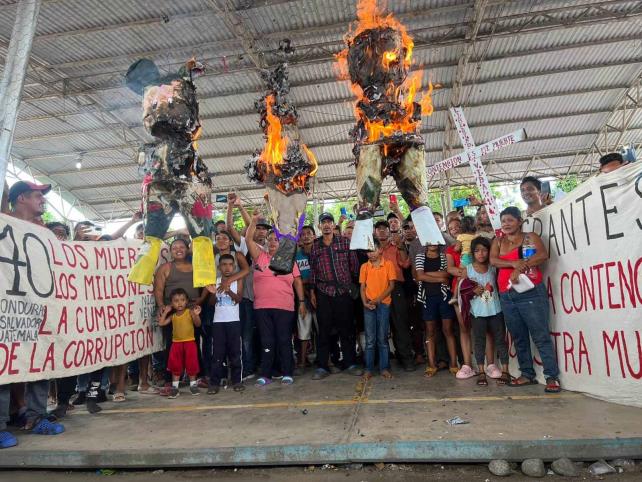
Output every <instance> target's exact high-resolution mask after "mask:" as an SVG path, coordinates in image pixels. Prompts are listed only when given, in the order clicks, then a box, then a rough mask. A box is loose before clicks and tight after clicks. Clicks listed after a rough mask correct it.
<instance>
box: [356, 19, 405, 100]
mask: <svg viewBox="0 0 642 482" xmlns="http://www.w3.org/2000/svg"><path fill="white" fill-rule="evenodd" d="M408 49H409V47H408V46H407V45H404V43H403V39H402V35H401V32H399V31H398V30H395V29H393V28H391V27H380V28H372V29H368V30H364V31H363V32H361V33H360V34H359V35H357V36H356V37H355V38H354V39H352V40H351V41H350V43H349V47H348V69H349V73H350V81H351V82H352V83H353V84H357V85H359V87H361V89H363V93H364V95H365V96H366V97H367V98H368V99H369V100H371V101H377V100H379V99H381V98H382V97H386V96H389V94H390V93H389V92H388V90H389V88H390V86H391V85H393V86H400V85H401V84H402V83H403V82H404V81H405V80H406V76H407V75H408V65H407V63H406V62H405V59H406V57H407V56H408V51H409V50H408Z"/></svg>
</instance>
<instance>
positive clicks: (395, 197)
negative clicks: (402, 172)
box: [390, 194, 397, 204]
mask: <svg viewBox="0 0 642 482" xmlns="http://www.w3.org/2000/svg"><path fill="white" fill-rule="evenodd" d="M390 204H397V196H396V195H395V194H391V195H390Z"/></svg>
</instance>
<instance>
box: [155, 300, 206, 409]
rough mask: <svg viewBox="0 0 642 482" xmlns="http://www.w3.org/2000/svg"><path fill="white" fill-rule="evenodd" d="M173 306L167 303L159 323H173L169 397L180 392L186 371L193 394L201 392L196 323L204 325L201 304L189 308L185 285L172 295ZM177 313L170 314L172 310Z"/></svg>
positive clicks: (175, 395) (168, 362) (169, 362)
mask: <svg viewBox="0 0 642 482" xmlns="http://www.w3.org/2000/svg"><path fill="white" fill-rule="evenodd" d="M169 298H170V300H171V306H166V307H165V308H164V309H163V311H162V312H161V317H160V321H159V322H158V324H159V325H160V326H166V325H169V324H170V323H171V324H172V346H171V348H170V349H169V357H168V360H167V370H168V371H169V372H171V374H172V388H171V390H170V392H169V396H168V397H167V398H176V397H178V395H179V394H180V392H179V391H178V385H179V382H180V379H181V375H183V371H185V372H187V376H188V377H189V391H190V393H191V394H192V395H199V394H200V391H199V389H198V382H197V381H196V375H198V370H199V366H198V350H197V348H196V341H195V340H196V339H195V337H194V327H195V326H201V318H200V316H199V315H200V314H201V307H200V306H198V305H197V306H195V307H194V308H188V307H187V302H188V295H187V292H186V291H185V290H184V289H183V288H177V289H175V290H174V291H172V292H171V294H170V295H169ZM172 311H174V313H173V314H172V315H171V316H169V314H170V313H171V312H172Z"/></svg>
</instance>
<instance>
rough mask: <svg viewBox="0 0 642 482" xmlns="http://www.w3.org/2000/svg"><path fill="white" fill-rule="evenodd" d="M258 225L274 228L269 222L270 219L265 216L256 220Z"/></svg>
mask: <svg viewBox="0 0 642 482" xmlns="http://www.w3.org/2000/svg"><path fill="white" fill-rule="evenodd" d="M256 225H257V226H263V227H264V228H265V229H271V228H272V225H271V224H270V223H268V220H267V219H265V218H259V219H258V220H257V221H256Z"/></svg>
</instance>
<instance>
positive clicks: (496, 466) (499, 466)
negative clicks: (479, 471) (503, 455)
mask: <svg viewBox="0 0 642 482" xmlns="http://www.w3.org/2000/svg"><path fill="white" fill-rule="evenodd" d="M488 470H490V473H491V474H493V475H496V476H497V477H506V476H508V475H510V474H511V473H512V472H513V471H512V470H511V467H510V464H509V463H508V461H507V460H501V459H500V460H491V461H490V463H489V464H488Z"/></svg>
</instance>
